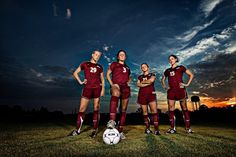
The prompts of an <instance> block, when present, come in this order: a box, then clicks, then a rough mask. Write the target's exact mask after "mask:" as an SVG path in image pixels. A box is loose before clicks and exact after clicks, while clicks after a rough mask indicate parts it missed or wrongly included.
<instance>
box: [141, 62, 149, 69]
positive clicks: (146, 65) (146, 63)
mask: <svg viewBox="0 0 236 157" xmlns="http://www.w3.org/2000/svg"><path fill="white" fill-rule="evenodd" d="M142 65H146V66H147V67H148V68H149V65H148V64H147V63H142V64H141V68H142Z"/></svg>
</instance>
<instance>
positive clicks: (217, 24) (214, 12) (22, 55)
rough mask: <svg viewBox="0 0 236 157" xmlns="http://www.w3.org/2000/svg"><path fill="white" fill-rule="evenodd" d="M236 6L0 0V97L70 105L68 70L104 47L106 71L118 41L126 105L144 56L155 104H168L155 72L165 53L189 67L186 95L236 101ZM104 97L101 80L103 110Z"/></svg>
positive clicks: (151, 0)
mask: <svg viewBox="0 0 236 157" xmlns="http://www.w3.org/2000/svg"><path fill="white" fill-rule="evenodd" d="M235 10H236V0H178V1H175V0H165V1H162V0H148V1H147V0H101V1H92V0H87V1H82V0H50V1H41V0H36V1H26V0H20V1H19V0H3V1H1V2H0V17H1V26H0V34H1V44H0V52H1V53H0V85H1V92H0V105H9V106H13V105H20V106H22V107H23V108H24V109H26V110H31V109H33V108H36V109H37V108H40V107H41V106H44V107H47V108H48V109H49V110H50V111H54V110H60V111H63V112H64V113H71V112H72V111H74V110H75V109H76V108H78V105H79V102H80V93H81V89H82V86H79V84H78V83H77V82H76V81H75V79H74V78H73V77H72V73H73V71H74V70H75V69H76V68H77V67H78V66H79V64H80V63H81V62H82V61H88V60H89V59H90V57H91V52H92V51H93V50H95V49H99V50H101V51H102V52H103V55H102V57H101V59H100V60H99V63H100V64H101V65H102V66H103V67H104V72H106V70H107V68H108V66H109V64H110V63H111V62H113V61H115V60H116V58H115V55H116V53H117V51H118V50H119V49H124V50H126V51H127V54H128V59H127V64H128V65H129V66H130V68H131V72H132V79H133V82H132V84H131V89H132V97H131V99H130V103H129V107H128V111H129V112H133V111H135V110H136V109H137V107H138V106H137V105H136V99H137V92H138V88H137V87H136V86H135V84H136V80H137V77H138V75H140V74H141V70H140V64H141V63H143V62H147V63H148V64H149V65H150V68H151V72H153V73H155V74H156V76H157V79H156V82H155V87H156V91H157V99H158V108H159V109H162V110H163V111H165V110H166V108H167V104H166V93H165V91H164V90H163V89H162V88H161V76H162V74H163V72H164V70H165V69H166V68H168V67H169V64H168V56H169V55H170V54H176V55H177V56H178V57H179V58H180V63H179V64H182V65H184V66H186V67H187V68H189V69H190V70H191V71H192V72H193V73H194V75H195V78H194V80H193V82H192V84H191V85H190V87H188V89H187V90H188V94H189V97H191V96H193V95H198V96H200V98H201V104H205V105H207V106H208V107H213V106H215V107H222V106H226V105H231V104H236V98H235V97H236V79H235V77H236V66H235V64H236V11H235ZM109 99H110V92H109V85H108V82H107V81H106V95H105V97H103V98H102V102H101V105H102V108H101V111H102V112H107V111H108V109H109V106H108V104H109ZM177 106H179V105H177ZM91 108H92V106H90V107H89V110H88V111H90V110H91ZM189 108H190V109H191V103H190V102H189Z"/></svg>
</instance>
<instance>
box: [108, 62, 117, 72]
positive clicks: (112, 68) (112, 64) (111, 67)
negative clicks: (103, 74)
mask: <svg viewBox="0 0 236 157" xmlns="http://www.w3.org/2000/svg"><path fill="white" fill-rule="evenodd" d="M115 64H116V63H115V62H113V63H111V65H110V67H109V68H110V70H111V71H113V70H114V68H115Z"/></svg>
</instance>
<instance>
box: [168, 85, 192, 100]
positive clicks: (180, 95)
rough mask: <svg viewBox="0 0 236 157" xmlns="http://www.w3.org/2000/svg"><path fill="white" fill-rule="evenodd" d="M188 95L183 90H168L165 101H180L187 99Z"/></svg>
mask: <svg viewBox="0 0 236 157" xmlns="http://www.w3.org/2000/svg"><path fill="white" fill-rule="evenodd" d="M187 98H188V95H187V92H186V90H185V88H177V89H173V88H172V89H169V90H168V91H167V99H169V100H182V99H187Z"/></svg>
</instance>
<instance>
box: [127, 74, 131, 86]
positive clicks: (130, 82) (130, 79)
mask: <svg viewBox="0 0 236 157" xmlns="http://www.w3.org/2000/svg"><path fill="white" fill-rule="evenodd" d="M131 82H132V77H131V76H129V81H128V82H127V84H130V83H131Z"/></svg>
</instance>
